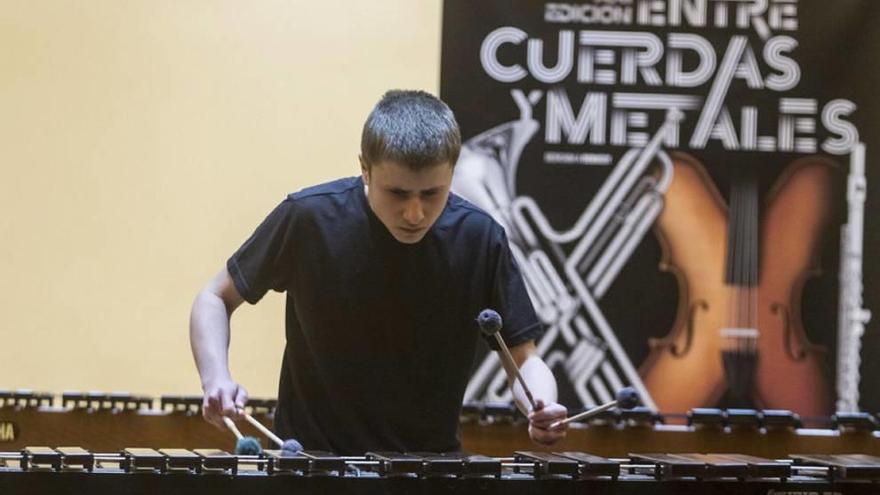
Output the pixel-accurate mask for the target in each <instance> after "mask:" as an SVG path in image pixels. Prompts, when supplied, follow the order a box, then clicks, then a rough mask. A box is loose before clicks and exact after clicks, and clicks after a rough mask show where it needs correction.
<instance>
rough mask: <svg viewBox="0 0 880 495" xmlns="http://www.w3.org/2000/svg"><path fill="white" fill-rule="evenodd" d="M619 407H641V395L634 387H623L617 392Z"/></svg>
mask: <svg viewBox="0 0 880 495" xmlns="http://www.w3.org/2000/svg"><path fill="white" fill-rule="evenodd" d="M617 405H618V407H620V408H621V409H632V408H634V407H636V406H637V405H639V393H638V392H636V389H634V388H632V387H623V388H622V389H620V390H619V391H618V392H617Z"/></svg>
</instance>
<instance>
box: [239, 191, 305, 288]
mask: <svg viewBox="0 0 880 495" xmlns="http://www.w3.org/2000/svg"><path fill="white" fill-rule="evenodd" d="M296 216H297V215H296V207H295V204H294V201H293V200H292V199H290V198H287V199H285V200H284V201H282V202H281V204H279V205H278V206H277V207H275V209H274V210H272V212H271V213H269V216H267V217H266V219H265V220H263V222H262V223H261V224H260V225H259V226H258V227H257V230H255V231H254V233H253V235H251V236H250V238H249V239H248V240H247V241H245V243H244V244H242V246H241V247H240V248H238V251H236V252H235V253H234V254H233V255H232V256H231V257H230V258H229V260H228V261H227V262H226V269H227V270H228V271H229V275H230V276H231V277H232V280H233V282H234V283H235V288H236V289H238V292H239V294H241V296H242V298H244V300H245V301H247V302H249V303H250V304H256V303H257V302H258V301H259V300H260V299H262V298H263V296H264V295H265V294H266V292H268V291H269V289H273V290H276V291H279V292H282V291H284V290H286V288H287V287H288V285H289V282H290V280H291V277H292V274H291V271H292V269H293V260H294V257H295V256H296V254H295V253H294V245H293V241H294V239H295V236H294V230H295V227H296V225H295V224H296Z"/></svg>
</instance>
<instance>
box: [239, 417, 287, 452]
mask: <svg viewBox="0 0 880 495" xmlns="http://www.w3.org/2000/svg"><path fill="white" fill-rule="evenodd" d="M244 419H245V420H247V422H248V423H250V424H252V425H253V426H254V428H256V429H258V430H260V432H261V433H263V435H266V436H267V437H269V440H272V441H273V442H275V443H277V444H278V446H279V447H282V446H283V445H284V440H282V439H281V438H279V437H278V435H276V434H274V433H272V430H270V429H269V428H266V426H265V425H264V424H263V423H260V422H259V421H257V420H256V419H254V418H253V416H251V415H250V414H247V413H245V415H244Z"/></svg>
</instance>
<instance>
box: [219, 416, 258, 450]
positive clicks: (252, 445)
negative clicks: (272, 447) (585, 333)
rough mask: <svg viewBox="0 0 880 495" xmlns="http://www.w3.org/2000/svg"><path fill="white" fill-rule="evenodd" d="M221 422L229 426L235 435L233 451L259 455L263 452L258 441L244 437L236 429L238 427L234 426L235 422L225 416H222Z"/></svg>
mask: <svg viewBox="0 0 880 495" xmlns="http://www.w3.org/2000/svg"><path fill="white" fill-rule="evenodd" d="M223 423H225V424H226V427H227V428H229V431H231V432H232V434H233V435H235V438H236V439H237V441H236V442H235V453H236V454H240V455H259V454H260V453H262V452H263V447H262V446H261V445H260V441H259V440H257V439H256V438H254V437H246V436H244V435H242V434H241V432H240V431H238V427H237V426H235V423H234V422H233V421H232V420H231V419H229V418H228V417H226V416H223Z"/></svg>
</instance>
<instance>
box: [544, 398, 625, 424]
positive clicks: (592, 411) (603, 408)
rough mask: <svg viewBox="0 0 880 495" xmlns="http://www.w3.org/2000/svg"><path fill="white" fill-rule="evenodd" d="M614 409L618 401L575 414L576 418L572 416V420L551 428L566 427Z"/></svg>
mask: <svg viewBox="0 0 880 495" xmlns="http://www.w3.org/2000/svg"><path fill="white" fill-rule="evenodd" d="M612 407H617V401H616V400H613V401H611V402H606V403H605V404H602V405H601V406H596V407H594V408H592V409H588V410H586V411H584V412H582V413H580V414H575V415H574V416H572V417H570V418H565V419H563V420H561V421H557V422H555V423H553V424H551V425H550V428H551V429H552V428H556V427H558V426H562V425H566V424H568V423H571V422H572V421H577V420H579V419H584V418H590V417H593V416H595V415H597V414H599V413H602V412H605V411H607V410H609V409H611V408H612Z"/></svg>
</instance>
